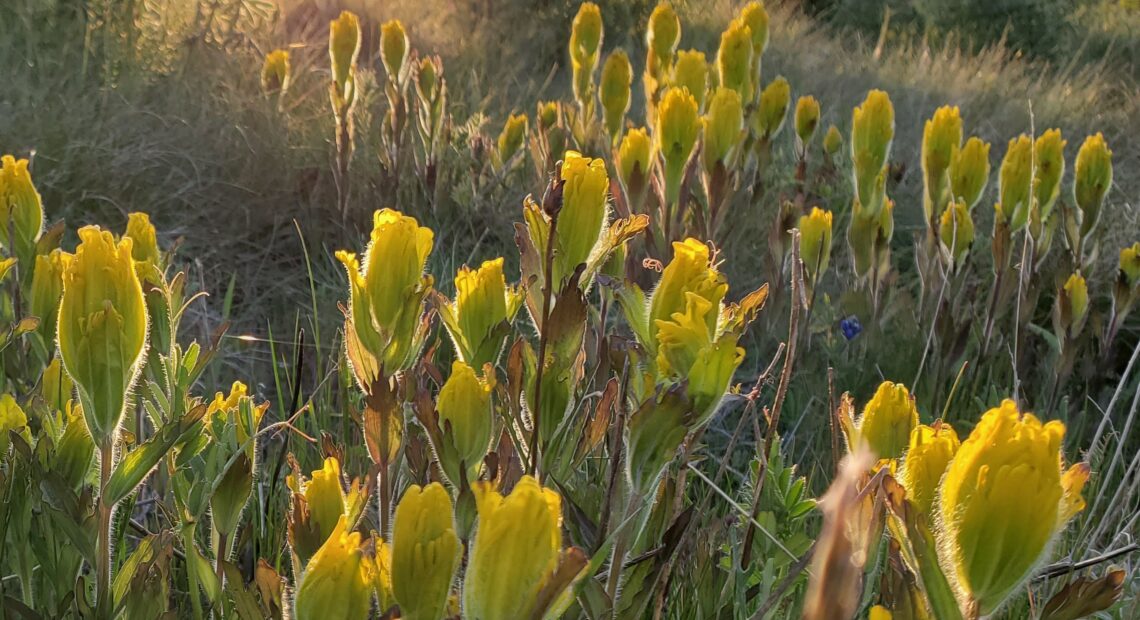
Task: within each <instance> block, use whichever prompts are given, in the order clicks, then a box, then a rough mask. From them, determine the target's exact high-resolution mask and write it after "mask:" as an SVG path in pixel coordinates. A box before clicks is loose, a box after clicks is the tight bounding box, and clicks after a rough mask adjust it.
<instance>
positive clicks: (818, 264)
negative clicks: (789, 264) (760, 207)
mask: <svg viewBox="0 0 1140 620" xmlns="http://www.w3.org/2000/svg"><path fill="white" fill-rule="evenodd" d="M831 220H832V216H831V211H824V210H823V209H820V208H819V207H812V209H811V212H810V213H808V214H807V215H803V216H800V220H799V224H798V225H797V226H796V227H797V228H799V229H800V258H801V260H803V263H804V268H805V269H807V272H808V278H809V279H810V280H811V281H812V282H817V281H819V278H820V276H822V275H823V273H824V272H826V271H827V264H828V262H829V261H830V260H831Z"/></svg>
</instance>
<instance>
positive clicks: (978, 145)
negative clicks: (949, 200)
mask: <svg viewBox="0 0 1140 620" xmlns="http://www.w3.org/2000/svg"><path fill="white" fill-rule="evenodd" d="M989 179H990V144H989V142H986V141H984V140H982V139H981V138H978V137H971V138H970V139H969V140H966V144H965V145H963V146H962V148H961V149H959V150H958V151H957V152H955V153H954V157H952V158H951V160H950V190H951V193H952V194H953V197H954V199H955V200H962V201H964V202H965V203H966V206H967V207H969V208H971V209H972V208H974V205H976V204H978V200H980V199H981V197H982V192H983V191H984V190H985V189H986V183H987V182H989Z"/></svg>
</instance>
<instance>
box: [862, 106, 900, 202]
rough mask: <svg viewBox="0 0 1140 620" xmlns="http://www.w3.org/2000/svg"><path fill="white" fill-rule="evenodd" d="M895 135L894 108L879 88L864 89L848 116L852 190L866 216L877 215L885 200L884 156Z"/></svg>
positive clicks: (888, 154)
mask: <svg viewBox="0 0 1140 620" xmlns="http://www.w3.org/2000/svg"><path fill="white" fill-rule="evenodd" d="M894 137H895V108H894V106H893V105H892V104H891V98H890V96H889V95H887V93H885V92H883V91H881V90H872V91H871V92H869V93H867V98H866V99H865V100H864V101H863V105H861V106H858V107H856V108H855V111H854V113H853V114H852V118H851V159H852V161H853V163H854V173H855V190H856V195H857V197H858V199H859V204H861V205H862V207H863V209H864V213H865V215H866V217H868V218H873V217H877V216H878V215H879V213H880V212H881V211H882V209H883V204H884V201H885V178H886V166H887V158H888V157H889V156H890V153H891V142H892V141H893V140H894Z"/></svg>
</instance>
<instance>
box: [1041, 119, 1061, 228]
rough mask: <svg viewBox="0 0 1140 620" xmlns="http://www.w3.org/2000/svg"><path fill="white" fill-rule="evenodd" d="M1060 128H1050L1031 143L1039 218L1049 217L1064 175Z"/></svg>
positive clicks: (1059, 191) (1059, 192)
mask: <svg viewBox="0 0 1140 620" xmlns="http://www.w3.org/2000/svg"><path fill="white" fill-rule="evenodd" d="M1066 144H1068V142H1066V141H1065V140H1063V139H1061V130H1059V129H1050V130H1048V131H1046V132H1045V133H1043V134H1041V136H1040V137H1038V138H1037V142H1036V143H1034V145H1033V159H1034V166H1036V168H1035V169H1034V173H1033V175H1034V180H1033V183H1034V188H1033V195H1034V196H1035V197H1036V199H1037V208H1038V209H1040V213H1041V219H1042V220H1047V219H1049V214H1050V213H1052V212H1053V205H1054V204H1056V202H1057V196H1059V195H1060V194H1061V179H1062V177H1064V176H1065V145H1066Z"/></svg>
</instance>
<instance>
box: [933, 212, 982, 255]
mask: <svg viewBox="0 0 1140 620" xmlns="http://www.w3.org/2000/svg"><path fill="white" fill-rule="evenodd" d="M938 235H939V238H940V239H941V240H942V244H943V245H945V246H946V247H947V248H949V249H950V256H951V257H952V258H953V259H954V262H955V263H958V262H961V261H962V259H963V258H964V257H965V256H966V253H967V252H969V251H970V246H972V245H973V244H974V219H973V218H972V217H970V208H969V207H968V206H966V203H965V202H953V203H951V204H950V206H949V207H947V209H946V210H945V211H943V212H942V218H941V221H940V222H939V227H938Z"/></svg>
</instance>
